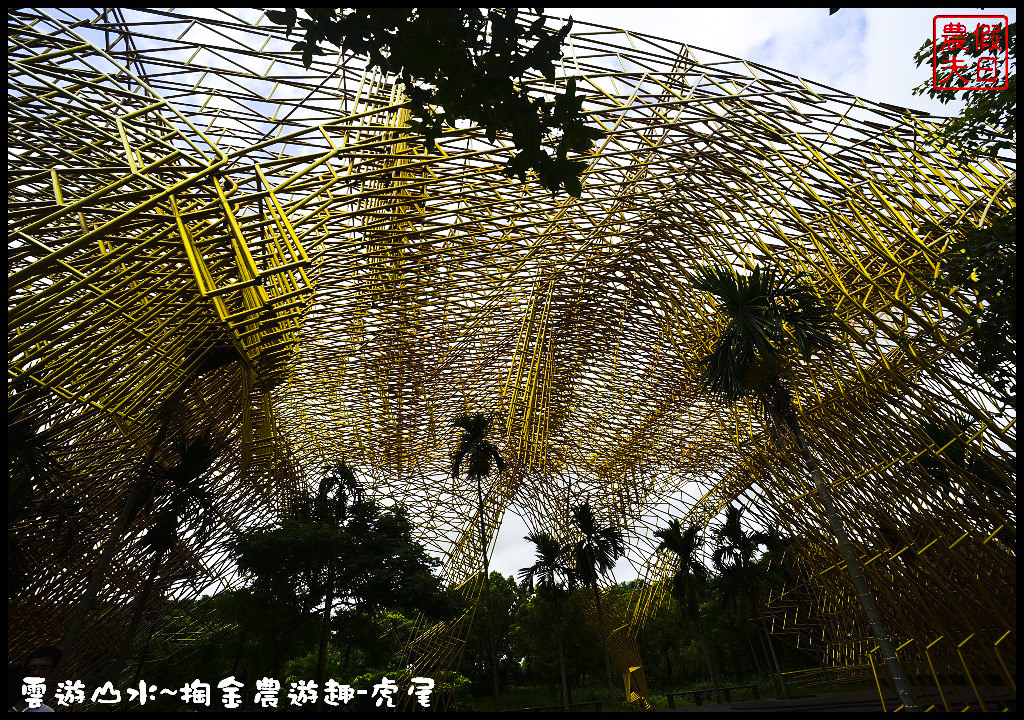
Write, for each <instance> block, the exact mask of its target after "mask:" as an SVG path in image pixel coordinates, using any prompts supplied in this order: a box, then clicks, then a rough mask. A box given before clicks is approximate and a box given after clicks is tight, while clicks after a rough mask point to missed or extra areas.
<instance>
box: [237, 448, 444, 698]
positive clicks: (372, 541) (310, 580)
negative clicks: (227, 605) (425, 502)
mask: <svg viewBox="0 0 1024 720" xmlns="http://www.w3.org/2000/svg"><path fill="white" fill-rule="evenodd" d="M360 492H361V491H359V490H358V489H357V485H355V483H354V479H353V475H352V473H351V471H350V470H347V469H346V468H344V466H339V467H337V468H333V469H332V470H331V471H330V472H328V473H327V475H326V476H325V478H324V480H323V481H321V483H320V486H319V489H318V491H317V492H316V493H315V494H312V495H311V494H308V493H307V494H300V495H299V496H298V497H297V498H296V499H295V501H294V502H293V503H292V509H291V511H290V512H289V513H288V515H287V516H286V517H285V518H283V519H282V521H281V522H280V523H278V524H276V525H274V526H270V527H262V528H255V529H252V530H248V531H245V532H242V533H239V534H238V535H237V536H236V537H235V539H234V540H233V542H232V543H231V548H232V550H233V552H234V554H235V557H236V560H237V562H238V567H239V570H241V571H242V572H243V573H245V574H247V575H248V576H249V577H250V578H251V588H252V590H253V591H254V592H255V593H256V594H257V595H260V596H262V597H264V598H266V599H267V600H268V601H269V602H271V603H275V604H276V603H280V604H283V605H286V606H291V607H292V608H293V609H294V610H296V611H297V613H298V617H299V618H300V620H301V618H302V617H303V614H304V613H308V612H310V611H312V610H314V609H315V608H320V611H319V612H320V616H321V644H320V648H321V651H320V652H319V653H318V661H317V665H318V670H317V672H318V674H320V675H322V674H323V668H324V663H325V659H326V656H327V653H326V645H325V644H324V640H323V638H324V633H325V632H327V631H325V630H324V629H323V628H324V623H327V624H328V625H329V624H330V623H331V620H332V618H333V617H334V613H335V611H336V610H340V611H341V612H342V613H360V614H362V615H363V616H365V617H369V618H371V619H372V617H373V616H375V615H377V614H378V613H380V612H383V611H384V610H385V609H387V608H395V609H400V610H409V611H421V612H424V613H425V614H427V615H428V616H430V617H444V616H446V615H448V614H450V612H451V611H452V610H453V604H452V600H451V598H450V597H449V596H448V594H447V593H445V592H444V591H443V590H442V588H441V584H440V581H439V580H438V578H437V577H436V576H435V574H434V569H435V568H436V567H437V566H438V565H439V562H438V561H437V560H436V559H434V558H431V557H430V556H428V555H427V554H426V552H425V551H424V549H423V546H422V545H421V544H420V543H418V542H416V541H415V540H414V538H413V536H412V531H413V526H412V523H411V521H410V520H409V518H408V516H407V514H406V512H405V510H404V509H403V508H401V507H397V506H396V507H391V508H382V507H381V506H380V505H378V504H377V503H376V502H374V501H373V500H369V499H364V498H362V497H360ZM353 498H354V501H352V499H353ZM353 639H354V638H353V636H352V635H350V636H349V637H348V638H347V642H348V648H347V649H346V655H347V654H348V652H349V650H350V649H351V644H352V642H353ZM283 655H284V653H283V652H282V653H280V654H279V657H278V658H277V660H278V662H275V668H274V671H275V674H277V673H278V672H279V670H280V660H282V659H283ZM321 679H322V678H321Z"/></svg>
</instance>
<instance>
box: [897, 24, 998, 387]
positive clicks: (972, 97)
mask: <svg viewBox="0 0 1024 720" xmlns="http://www.w3.org/2000/svg"><path fill="white" fill-rule="evenodd" d="M1007 30H1008V35H1009V38H1008V47H1007V48H1006V50H1007V52H1008V53H1009V56H1010V75H1009V77H1008V83H1007V88H1006V89H1005V90H985V91H977V90H974V91H971V90H960V91H957V90H939V89H936V88H935V87H934V86H933V84H932V80H931V79H929V80H928V81H926V82H924V83H922V84H921V85H920V86H919V87H917V88H915V89H914V94H916V95H928V96H930V97H932V98H935V99H937V100H938V101H939V102H941V103H943V104H945V103H948V102H951V101H952V100H955V99H957V98H961V99H965V100H966V105H965V107H964V110H963V112H962V113H961V114H960V115H959V116H958V117H955V118H953V119H951V120H949V121H948V122H946V123H944V124H943V125H942V127H941V129H940V130H939V132H938V134H937V136H936V138H934V139H935V140H937V141H938V142H940V143H942V144H943V145H947V146H950V147H951V148H952V149H953V150H954V151H955V152H956V153H957V155H958V156H959V158H960V160H961V162H968V161H970V160H975V159H977V158H979V157H982V156H991V157H994V156H996V155H998V154H999V153H1000V152H1001V151H1004V150H1011V151H1013V150H1015V149H1016V147H1017V124H1016V118H1017V73H1016V72H1015V68H1016V64H1017V23H1016V22H1012V23H1010V24H1009V25H1008V26H1007ZM932 42H933V41H932V40H931V39H928V40H926V41H925V42H924V44H923V45H922V46H921V48H920V49H919V50H918V52H917V54H916V55H915V56H914V60H915V61H916V62H917V65H918V67H920V66H921V65H922V64H924V63H927V62H929V61H930V60H931V58H932ZM936 52H937V62H939V63H940V65H941V64H943V63H944V62H945V61H948V58H949V56H950V53H951V51H950V50H949V49H944V48H942V47H940V48H938V49H937V50H936ZM960 52H963V53H965V54H966V55H969V56H971V57H975V58H977V57H980V56H981V55H982V54H983V53H984V52H990V51H985V50H982V49H979V48H978V46H977V38H976V35H974V34H973V33H968V35H967V42H966V45H965V47H963V48H962V50H960ZM961 93H962V94H961ZM1012 183H1013V192H1014V194H1016V183H1017V181H1016V174H1014V175H1013V180H1012ZM925 231H926V232H929V231H931V232H933V233H935V234H938V235H941V234H945V233H946V232H947V230H946V229H943V228H938V227H933V228H925ZM944 260H945V264H944V266H943V271H944V272H943V275H942V276H941V277H940V278H939V280H938V283H937V284H938V286H939V287H941V288H944V289H946V290H947V291H948V290H953V289H954V288H963V289H965V290H967V291H968V292H970V293H971V294H973V295H974V297H975V301H976V303H977V311H976V312H975V313H974V314H973V315H972V317H971V318H970V320H969V321H968V324H969V326H970V327H971V329H972V332H971V334H970V337H969V338H968V340H967V342H966V343H965V344H964V345H963V350H964V352H965V353H966V354H967V356H968V358H970V359H971V361H972V362H974V363H975V365H976V366H977V368H978V372H979V373H981V374H983V375H987V376H988V377H989V378H990V379H991V380H992V382H993V384H994V385H995V386H996V387H997V388H998V389H999V390H1001V391H1002V392H1003V393H1005V394H1007V395H1008V396H1009V397H1010V398H1012V399H1013V401H1014V403H1015V402H1016V394H1017V380H1016V366H1017V209H1016V207H1013V208H1010V209H1009V210H1000V209H996V210H994V211H991V212H989V210H986V212H985V216H984V219H983V220H982V222H980V223H979V225H978V227H970V228H968V229H967V230H958V231H957V232H956V233H955V234H954V237H953V242H952V243H951V244H950V247H949V249H948V250H947V252H946V253H945V255H944Z"/></svg>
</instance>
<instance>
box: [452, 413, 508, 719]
mask: <svg viewBox="0 0 1024 720" xmlns="http://www.w3.org/2000/svg"><path fill="white" fill-rule="evenodd" d="M490 424H491V421H490V418H488V417H487V416H486V415H484V414H483V413H474V414H472V415H470V414H466V415H462V416H460V417H457V418H456V419H455V426H456V427H457V428H461V429H462V435H461V437H460V438H459V446H458V448H456V450H455V455H454V456H453V457H452V477H455V478H457V477H459V474H460V473H461V471H462V466H463V463H465V464H466V478H467V479H468V480H470V481H471V482H472V481H473V480H475V481H476V499H477V505H476V508H477V518H478V519H479V521H480V553H481V556H482V558H483V563H484V594H485V595H486V602H488V603H490V602H491V577H490V570H489V559H488V557H487V549H488V540H487V527H486V525H485V523H484V490H483V479H484V478H485V477H488V476H489V475H490V474H491V469H492V468H497V470H498V472H499V473H500V472H504V470H505V461H504V460H503V459H502V457H501V454H500V453H499V452H498V447H497V446H496V445H495V444H494V443H492V442H490V441H489V440H487V429H488V427H490ZM487 617H488V618H492V617H494V613H493V609H492V608H490V607H488V608H487ZM487 635H488V638H489V641H488V642H489V652H490V656H491V681H492V684H493V691H494V708H495V710H497V709H498V694H499V693H498V656H497V654H496V652H495V648H494V629H493V628H492V627H490V626H488V629H487Z"/></svg>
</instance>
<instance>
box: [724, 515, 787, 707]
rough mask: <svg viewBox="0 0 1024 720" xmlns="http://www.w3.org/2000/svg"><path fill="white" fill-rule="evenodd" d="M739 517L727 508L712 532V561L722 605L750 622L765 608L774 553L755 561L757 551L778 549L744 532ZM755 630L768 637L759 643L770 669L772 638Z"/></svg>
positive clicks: (752, 649)
mask: <svg viewBox="0 0 1024 720" xmlns="http://www.w3.org/2000/svg"><path fill="white" fill-rule="evenodd" d="M742 514H743V510H742V508H741V507H740V506H738V505H730V506H729V507H727V508H726V510H725V522H724V523H722V524H721V525H719V526H718V527H716V528H715V530H714V536H715V541H716V546H717V547H716V548H715V552H714V554H713V556H712V562H713V563H714V565H715V569H716V570H718V581H719V586H720V588H721V596H722V601H723V604H724V605H726V606H729V607H731V608H732V611H733V613H734V614H735V616H736V617H737V618H738V619H741V620H744V621H752V622H753V621H754V620H753V619H754V618H756V617H758V616H759V615H760V614H761V610H762V608H763V605H764V603H763V599H764V591H765V589H766V588H767V586H768V583H769V563H770V561H771V560H772V559H773V557H774V555H773V554H768V555H767V556H766V557H764V558H758V557H757V556H758V548H759V547H761V546H765V547H766V548H772V549H777V548H778V547H779V543H777V542H776V540H775V537H774V536H772V535H769V534H768V533H762V532H752V533H748V532H747V531H745V530H744V529H743V527H742V520H741V519H742ZM756 627H758V629H760V630H761V631H762V632H763V633H764V635H765V636H766V637H767V641H768V642H767V644H765V638H764V637H762V638H761V643H762V646H763V647H764V650H765V660H766V661H767V663H768V664H769V667H770V666H771V664H772V660H773V658H774V655H775V650H774V648H773V647H772V646H771V636H770V635H768V632H767V630H765V629H764V627H763V626H756ZM743 634H744V636H745V637H746V640H747V644H748V645H749V646H750V652H751V655H752V656H753V658H754V662H755V664H757V665H760V664H761V663H760V660H759V659H758V655H757V649H756V647H755V645H754V642H753V640H752V639H751V638H750V635H749V633H747V632H746V631H744V633H743ZM769 651H770V653H771V657H769ZM775 666H776V668H775V669H776V676H777V679H778V683H779V691H780V692H782V693H785V692H786V690H785V684H784V682H783V680H782V670H781V668H779V667H778V662H777V660H776V662H775ZM769 674H770V671H769Z"/></svg>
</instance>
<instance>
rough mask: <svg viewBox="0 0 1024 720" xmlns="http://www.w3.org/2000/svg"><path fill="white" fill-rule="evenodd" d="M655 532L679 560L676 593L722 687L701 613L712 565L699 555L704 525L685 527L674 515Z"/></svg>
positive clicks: (712, 675)
mask: <svg viewBox="0 0 1024 720" xmlns="http://www.w3.org/2000/svg"><path fill="white" fill-rule="evenodd" d="M654 536H655V537H657V538H659V539H660V540H661V543H660V544H659V545H658V549H659V550H666V551H668V552H669V553H671V554H672V556H673V558H674V559H675V562H676V563H678V566H677V569H676V571H675V573H673V575H672V584H671V592H672V595H673V596H674V597H675V599H676V600H677V601H678V603H679V608H680V610H681V611H682V612H683V614H684V615H686V616H688V617H690V618H691V619H693V621H694V622H695V623H696V625H697V637H698V639H699V640H700V647H701V651H702V652H703V654H704V662H705V663H707V666H708V677H709V678H710V679H711V682H712V684H713V685H714V686H715V687H716V688H718V687H721V686H722V685H721V683H720V682H719V680H718V674H717V673H716V672H715V667H714V665H713V664H712V662H711V654H710V653H709V652H708V641H707V634H706V633H705V631H704V624H703V622H702V621H701V617H700V601H701V598H702V597H703V596H704V595H705V594H706V593H707V589H708V569H707V568H706V567H704V563H702V562H701V560H700V556H699V554H700V546H701V544H702V541H701V538H700V529H699V528H698V527H697V526H696V525H691V526H690V527H689V528H688V529H687V530H685V531H684V530H683V525H682V522H681V521H680V520H679V519H678V518H673V519H672V520H671V521H670V522H669V524H668V527H666V528H662V529H660V530H657V531H656V532H655V533H654Z"/></svg>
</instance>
